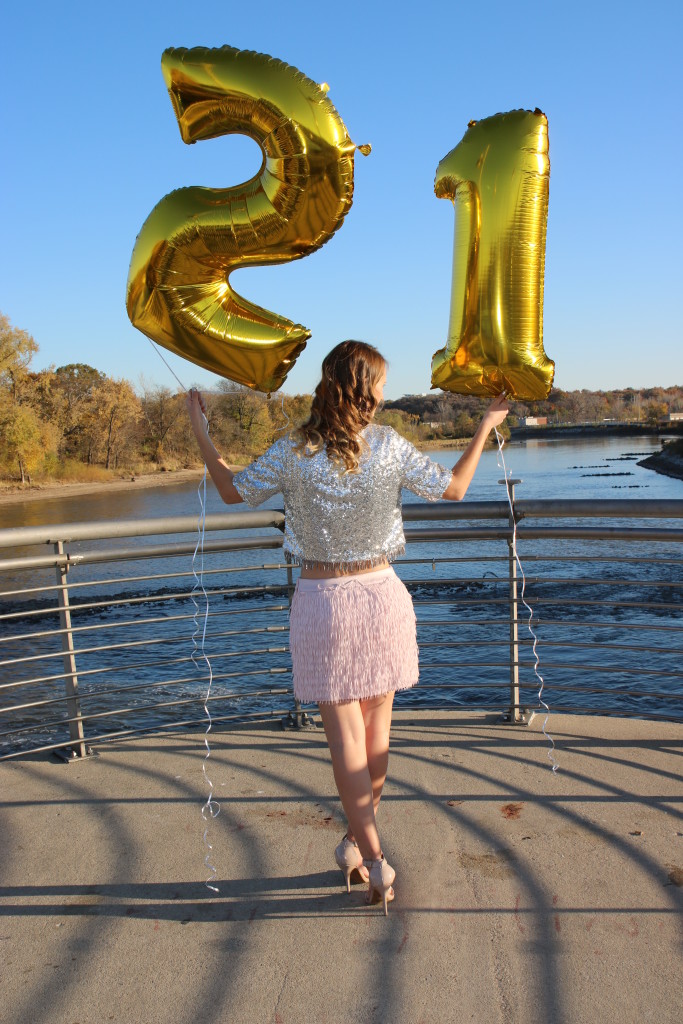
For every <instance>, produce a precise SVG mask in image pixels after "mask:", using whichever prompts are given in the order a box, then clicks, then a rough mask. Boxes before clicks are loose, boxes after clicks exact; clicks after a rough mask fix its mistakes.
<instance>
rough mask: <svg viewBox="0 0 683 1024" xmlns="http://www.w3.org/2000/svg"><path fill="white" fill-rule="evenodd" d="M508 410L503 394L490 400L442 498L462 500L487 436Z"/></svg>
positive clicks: (501, 420)
mask: <svg viewBox="0 0 683 1024" xmlns="http://www.w3.org/2000/svg"><path fill="white" fill-rule="evenodd" d="M509 411H510V406H509V405H508V403H507V401H506V399H505V396H504V395H499V396H498V398H494V400H493V401H492V402H491V404H490V406H489V407H488V409H487V410H486V412H485V413H484V416H483V418H482V421H481V423H480V424H479V426H478V427H477V429H476V431H475V434H474V437H473V438H472V440H471V441H470V443H469V444H468V446H467V448H465V451H464V452H463V453H462V455H461V456H460V458H459V459H458V461H457V462H456V464H455V466H454V467H453V473H452V476H451V482H450V483H449V485H448V487H447V488H446V490H445V491H444V493H443V494H442V498H444V499H445V500H446V501H462V499H463V498H464V497H465V493H466V491H467V488H468V487H469V485H470V483H471V482H472V477H473V476H474V471H475V470H476V468H477V466H478V465H479V459H480V458H481V453H482V452H483V450H484V445H485V444H486V439H487V437H488V436H489V434H490V433H491V431H492V430H493V428H494V427H498V426H500V424H501V423H502V422H503V420H504V419H505V417H506V416H507V414H508V412H509Z"/></svg>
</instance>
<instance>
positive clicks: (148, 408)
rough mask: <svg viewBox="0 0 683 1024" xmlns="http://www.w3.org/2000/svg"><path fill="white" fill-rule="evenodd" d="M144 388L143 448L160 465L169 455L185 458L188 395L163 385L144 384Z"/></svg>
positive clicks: (142, 404) (142, 402) (186, 448)
mask: <svg viewBox="0 0 683 1024" xmlns="http://www.w3.org/2000/svg"><path fill="white" fill-rule="evenodd" d="M143 389H144V391H143V396H142V399H141V406H142V414H143V417H144V424H145V428H144V438H143V445H144V449H145V450H146V452H147V454H148V456H149V457H150V458H151V459H152V461H153V462H157V463H162V462H163V461H164V458H166V457H168V456H179V455H180V456H183V457H184V456H185V453H186V452H187V451H188V450H189V448H188V436H187V435H188V428H187V417H186V415H185V396H184V395H179V394H174V393H173V392H172V391H171V389H170V388H167V387H162V386H160V385H152V386H149V385H145V384H144V383H143Z"/></svg>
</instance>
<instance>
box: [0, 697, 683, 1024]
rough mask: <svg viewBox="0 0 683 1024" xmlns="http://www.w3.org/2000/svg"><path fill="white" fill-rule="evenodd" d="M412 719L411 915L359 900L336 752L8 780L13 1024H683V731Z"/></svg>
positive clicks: (269, 753) (283, 745) (135, 755)
mask: <svg viewBox="0 0 683 1024" xmlns="http://www.w3.org/2000/svg"><path fill="white" fill-rule="evenodd" d="M541 724H542V720H541V719H540V718H536V719H535V720H534V722H533V723H532V725H531V727H530V728H524V727H521V728H515V727H512V726H509V725H504V724H500V723H499V722H498V721H496V720H494V718H493V717H492V716H485V715H481V714H464V713H463V714H460V713H442V712H420V713H414V712H413V713H410V712H403V713H401V714H398V715H397V716H396V721H395V728H394V731H393V747H392V750H393V753H392V761H391V765H390V781H389V783H388V784H387V788H386V792H385V798H384V800H383V804H382V808H381V811H380V818H381V822H380V824H381V829H382V835H383V841H384V848H385V851H386V853H387V856H388V859H389V860H390V862H391V863H392V864H393V865H394V866H395V868H396V870H397V882H396V900H395V902H394V903H393V904H392V905H391V907H390V910H389V917H388V918H386V919H385V918H384V916H383V915H382V913H381V910H380V909H379V908H378V907H372V908H367V907H365V906H364V902H363V890H362V889H361V888H360V887H355V888H354V890H353V891H352V894H351V895H350V896H348V895H347V894H346V892H345V891H343V886H342V875H341V872H339V871H338V870H337V869H336V867H335V866H334V863H333V859H332V851H333V849H334V846H335V844H336V843H337V842H338V840H339V838H340V836H341V834H342V832H343V831H344V824H343V821H342V818H341V816H340V810H339V806H338V803H337V800H336V799H335V790H334V783H333V779H332V772H331V768H330V766H329V763H328V759H327V752H326V748H325V744H324V738H323V736H322V733H321V732H319V731H314V732H306V733H302V734H293V733H284V732H281V731H279V730H278V729H276V728H275V727H272V728H271V727H267V726H260V727H250V728H245V729H236V730H233V731H230V732H227V731H226V732H219V731H216V732H215V733H214V734H213V739H212V754H211V759H210V761H209V765H210V769H209V774H210V776H211V777H212V779H213V782H214V786H215V791H216V794H217V796H218V798H219V799H220V801H221V813H220V815H219V816H218V817H217V818H216V819H215V820H214V821H213V822H211V825H210V839H211V842H212V843H213V859H214V862H215V864H216V867H217V869H218V887H219V890H220V891H219V893H218V894H215V893H212V892H211V891H210V890H208V889H207V888H206V886H205V885H204V883H203V879H204V877H205V872H204V866H203V859H204V848H203V843H202V833H203V828H204V825H203V822H202V817H201V813H200V808H201V804H202V802H203V800H204V798H205V787H204V782H203V778H202V770H201V766H202V756H203V751H204V748H203V743H202V736H201V734H200V733H193V734H184V735H177V734H176V735H163V736H153V737H147V738H145V739H140V740H136V741H130V742H120V743H114V744H109V745H103V746H102V747H101V748H100V756H99V757H98V758H95V759H91V760H89V761H87V762H82V763H78V764H72V765H63V764H59V763H56V762H54V761H52V760H51V759H50V758H49V757H47V756H45V757H40V756H35V757H31V758H29V757H27V758H26V759H23V760H18V761H14V762H5V763H4V764H2V765H0V794H1V798H2V799H1V803H0V806H1V817H0V858H1V860H0V863H1V878H0V884H1V889H0V964H1V971H2V973H1V976H0V1021H1V1022H2V1024H48V1022H49V1024H95V1022H97V1024H100V1022H108V1021H117V1022H122V1024H131V1022H134V1024H136V1022H144V1024H155V1022H157V1021H158V1022H164V1024H166V1022H168V1024H213V1022H219V1021H220V1022H225V1024H242V1022H244V1024H365V1022H373V1024H404V1022H405V1024H437V1022H438V1024H444V1022H451V1021H452V1022H458V1024H460V1022H469V1021H475V1022H481V1024H498V1022H504V1024H512V1022H515V1024H517V1022H519V1024H565V1022H566V1024H583V1022H586V1024H589V1022H590V1024H612V1022H614V1024H632V1022H633V1024H635V1022H639V1024H640V1022H643V1021H656V1022H657V1024H674V1022H679V1021H680V1020H681V1008H682V1006H683V983H682V980H681V979H682V977H683V971H682V970H681V916H680V912H681V909H682V907H683V904H682V901H681V888H680V886H681V883H682V881H683V823H682V822H681V817H680V811H681V797H682V787H681V777H680V766H681V751H682V748H683V726H680V725H671V724H666V723H652V722H645V721H624V720H619V719H609V718H590V717H575V716H559V715H558V716H553V718H551V721H550V727H551V729H552V733H553V735H554V738H555V740H556V743H557V748H558V749H557V758H558V761H559V765H560V770H559V771H558V772H557V773H556V774H553V773H552V771H551V770H550V768H549V762H548V757H547V744H546V740H545V738H544V737H543V735H542V733H541Z"/></svg>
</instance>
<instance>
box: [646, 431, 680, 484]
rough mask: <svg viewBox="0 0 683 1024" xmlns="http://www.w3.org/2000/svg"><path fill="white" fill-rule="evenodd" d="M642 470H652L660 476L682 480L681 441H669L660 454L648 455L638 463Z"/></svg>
mask: <svg viewBox="0 0 683 1024" xmlns="http://www.w3.org/2000/svg"><path fill="white" fill-rule="evenodd" d="M638 465H639V466H642V467H643V468H644V469H652V470H654V472H655V473H661V474H662V476H669V477H673V478H674V479H675V480H683V441H671V442H669V444H665V445H664V447H663V448H662V450H661V451H660V452H655V453H654V455H648V457H647V458H646V459H641V460H640V462H639V463H638Z"/></svg>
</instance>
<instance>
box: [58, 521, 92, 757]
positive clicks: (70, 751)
mask: <svg viewBox="0 0 683 1024" xmlns="http://www.w3.org/2000/svg"><path fill="white" fill-rule="evenodd" d="M54 549H55V554H56V555H63V554H64V543H63V541H61V540H58V541H55V543H54ZM55 569H56V572H57V586H58V587H59V590H58V591H57V593H58V595H59V621H60V625H61V629H62V651H63V652H64V672H65V673H66V681H65V686H66V696H67V704H66V706H67V712H68V716H69V736H70V738H71V740H72V744H71V747H69V748H66V749H61V750H57V751H55V753H56V754H57V756H58V757H61V758H63V760H65V761H72V760H75V759H76V758H81V757H87V756H88V755H90V754H92V751H91V750H89V748H88V747H86V744H85V734H84V732H83V718H82V716H81V704H80V701H79V699H78V676H77V674H76V653H75V651H74V638H73V632H72V629H71V608H70V607H69V588H68V586H67V582H66V577H67V573H68V571H69V566H68V565H67V564H66V562H64V561H63V560H61V559H60V560H59V561H58V562H57V563H56V565H55Z"/></svg>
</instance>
